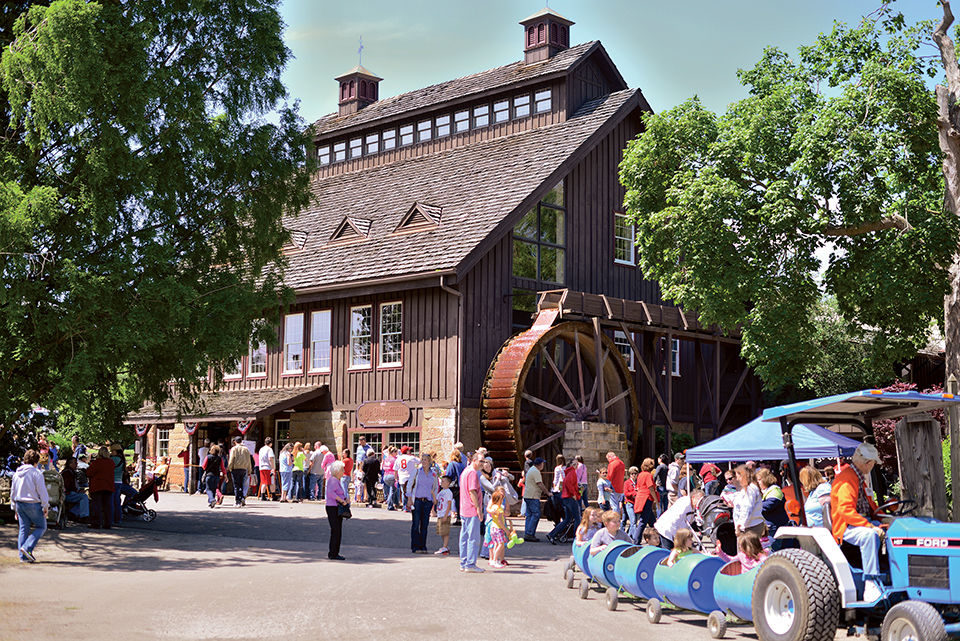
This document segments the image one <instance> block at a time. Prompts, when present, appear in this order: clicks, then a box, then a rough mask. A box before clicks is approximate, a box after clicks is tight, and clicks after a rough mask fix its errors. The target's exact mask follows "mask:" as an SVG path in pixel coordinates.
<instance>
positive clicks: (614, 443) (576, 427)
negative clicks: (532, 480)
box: [548, 422, 628, 501]
mask: <svg viewBox="0 0 960 641" xmlns="http://www.w3.org/2000/svg"><path fill="white" fill-rule="evenodd" d="M607 452H613V453H614V454H616V455H617V456H619V457H620V460H622V461H624V465H628V462H627V435H626V433H625V432H624V430H623V428H622V427H621V426H619V425H616V424H614V423H588V422H582V423H567V430H566V433H565V434H564V435H563V456H564V458H566V459H567V460H568V461H569V460H571V459H572V458H573V457H574V456H576V455H577V454H579V455H580V456H582V457H583V463H584V465H586V466H587V496H588V497H589V499H590V500H592V501H595V500H596V498H597V479H598V478H599V476H598V474H597V470H598V469H601V468H603V469H606V467H607ZM552 463H553V461H549V462H548V465H549V464H552Z"/></svg>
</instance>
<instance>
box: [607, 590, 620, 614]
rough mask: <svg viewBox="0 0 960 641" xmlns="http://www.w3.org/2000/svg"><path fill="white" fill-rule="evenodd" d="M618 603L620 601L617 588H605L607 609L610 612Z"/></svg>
mask: <svg viewBox="0 0 960 641" xmlns="http://www.w3.org/2000/svg"><path fill="white" fill-rule="evenodd" d="M618 603H620V594H619V593H618V592H617V589H616V588H607V609H608V610H610V611H611V612H613V611H615V610H616V609H617V604H618Z"/></svg>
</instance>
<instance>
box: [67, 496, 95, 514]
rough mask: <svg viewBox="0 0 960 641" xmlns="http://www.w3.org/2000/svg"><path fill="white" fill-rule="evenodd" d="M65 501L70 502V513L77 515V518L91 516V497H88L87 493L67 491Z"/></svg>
mask: <svg viewBox="0 0 960 641" xmlns="http://www.w3.org/2000/svg"><path fill="white" fill-rule="evenodd" d="M63 501H64V503H69V504H71V505H70V513H71V514H73V515H74V516H76V517H77V518H81V519H82V518H84V517H85V516H90V499H89V498H87V495H86V494H83V493H81V492H67V495H66V496H64V497H63Z"/></svg>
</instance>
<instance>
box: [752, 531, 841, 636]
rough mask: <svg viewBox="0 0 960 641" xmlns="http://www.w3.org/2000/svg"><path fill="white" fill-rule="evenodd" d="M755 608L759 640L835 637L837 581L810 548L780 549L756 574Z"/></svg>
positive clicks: (754, 616) (838, 599) (837, 614)
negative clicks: (808, 549)
mask: <svg viewBox="0 0 960 641" xmlns="http://www.w3.org/2000/svg"><path fill="white" fill-rule="evenodd" d="M752 612H753V623H754V626H755V628H756V630H757V636H758V637H760V641H832V639H833V638H834V636H836V633H837V624H838V622H839V618H840V594H839V592H838V591H837V581H836V579H835V578H834V576H833V573H832V572H830V568H828V567H827V564H826V563H824V562H823V561H822V560H821V559H820V558H819V557H817V556H815V555H813V554H811V553H810V552H807V551H806V550H798V549H790V550H781V551H779V552H777V553H775V554H773V555H772V556H770V558H768V559H767V560H766V561H764V563H763V566H762V567H761V568H760V572H759V573H758V574H757V579H756V581H755V582H754V584H753V608H752Z"/></svg>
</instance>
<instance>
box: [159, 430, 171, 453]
mask: <svg viewBox="0 0 960 641" xmlns="http://www.w3.org/2000/svg"><path fill="white" fill-rule="evenodd" d="M161 456H170V428H169V427H160V426H157V457H158V458H159V457H161Z"/></svg>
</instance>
